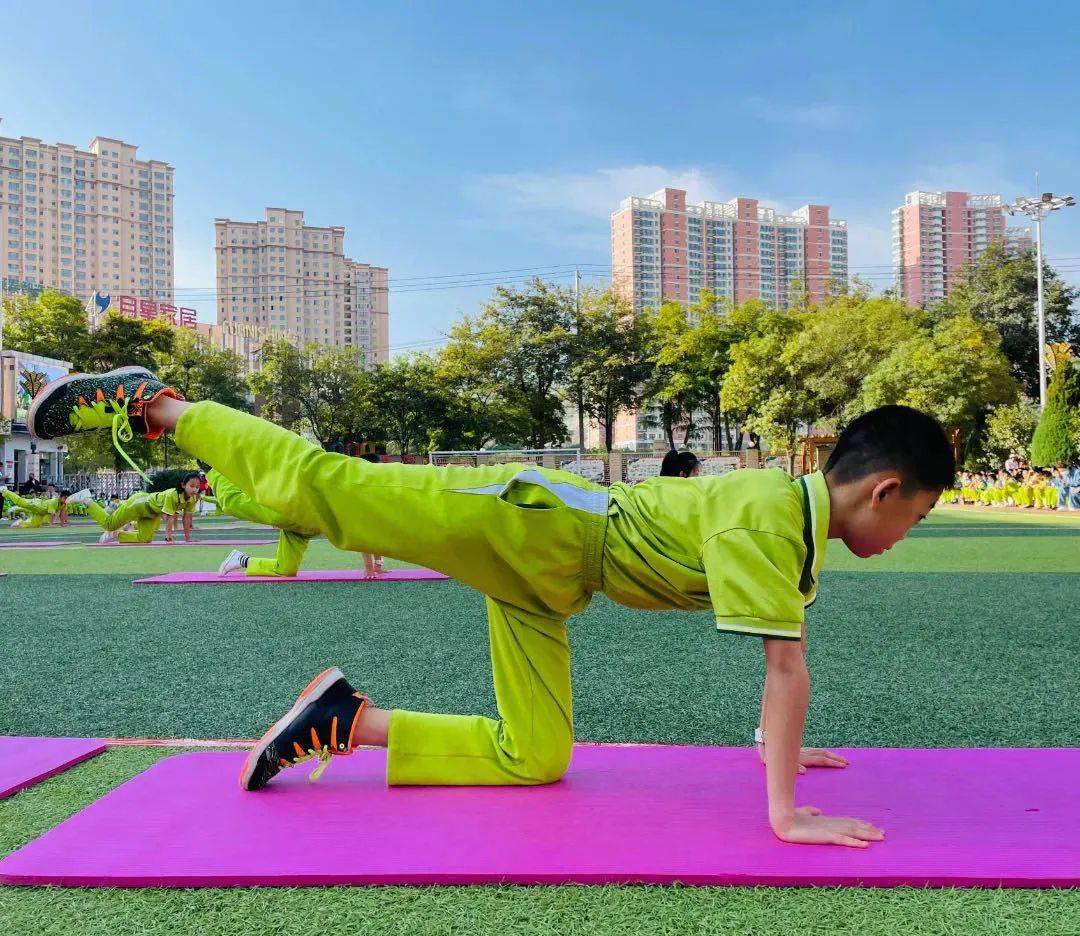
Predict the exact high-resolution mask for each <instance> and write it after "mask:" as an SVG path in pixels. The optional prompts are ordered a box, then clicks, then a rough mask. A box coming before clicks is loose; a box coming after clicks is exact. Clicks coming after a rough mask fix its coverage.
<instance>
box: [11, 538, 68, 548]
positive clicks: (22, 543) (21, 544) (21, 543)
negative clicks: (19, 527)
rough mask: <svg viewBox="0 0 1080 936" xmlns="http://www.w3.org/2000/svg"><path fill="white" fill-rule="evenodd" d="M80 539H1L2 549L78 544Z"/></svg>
mask: <svg viewBox="0 0 1080 936" xmlns="http://www.w3.org/2000/svg"><path fill="white" fill-rule="evenodd" d="M79 542H80V541H79V540H15V541H14V542H13V543H5V542H4V541H3V540H0V549H35V548H37V549H40V548H41V547H43V546H78V545H79Z"/></svg>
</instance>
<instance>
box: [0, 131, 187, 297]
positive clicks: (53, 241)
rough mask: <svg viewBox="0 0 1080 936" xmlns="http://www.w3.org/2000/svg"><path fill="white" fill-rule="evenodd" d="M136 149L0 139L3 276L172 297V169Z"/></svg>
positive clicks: (88, 291) (96, 142)
mask: <svg viewBox="0 0 1080 936" xmlns="http://www.w3.org/2000/svg"><path fill="white" fill-rule="evenodd" d="M137 153H138V147H136V146H134V145H133V144H131V143H124V142H122V141H121V140H111V139H108V138H107V137H94V139H93V140H92V141H91V143H90V146H89V147H88V148H87V149H85V150H81V149H77V148H76V147H75V146H72V145H70V144H68V143H58V144H56V145H55V146H54V145H51V144H48V143H42V142H41V140H38V139H35V138H33V137H20V138H19V139H14V138H10V137H0V275H2V277H3V279H4V281H5V286H6V287H7V288H8V289H9V290H18V289H20V288H23V287H25V288H29V287H30V286H32V285H34V284H36V285H39V286H45V287H48V288H53V289H60V290H63V291H64V292H67V293H70V294H72V295H74V296H77V297H79V298H81V299H83V300H84V301H86V300H87V299H89V297H90V296H91V295H93V293H95V292H101V293H102V294H103V295H110V296H111V295H118V294H126V295H129V296H135V297H139V298H141V299H147V300H159V301H165V302H171V301H172V298H173V168H172V166H170V165H169V164H168V163H164V162H160V161H159V160H156V159H151V160H142V159H139V158H138V157H137Z"/></svg>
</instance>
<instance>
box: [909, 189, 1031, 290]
mask: <svg viewBox="0 0 1080 936" xmlns="http://www.w3.org/2000/svg"><path fill="white" fill-rule="evenodd" d="M995 241H997V242H999V243H1002V244H1004V245H1005V247H1006V249H1008V250H1010V251H1015V252H1017V253H1019V252H1023V251H1025V250H1030V249H1031V246H1032V240H1031V230H1030V229H1029V228H1025V227H1015V228H1007V227H1005V211H1004V204H1003V202H1002V200H1001V196H1000V195H971V194H969V193H968V192H909V193H908V195H907V196H906V197H905V198H904V204H902V205H901V206H900V207H899V208H895V209H893V213H892V249H893V267H894V269H895V273H896V286H897V288H898V290H899V292H900V295H901V296H902V297H903V298H904V299H905V300H906V301H907V302H909V303H910V304H911V305H915V306H925V305H929V304H930V303H933V302H938V301H940V300H942V299H944V298H945V297H946V296H947V295H948V294H949V291H950V290H951V289H952V288H953V286H955V285H956V283H957V282H958V281H959V280H960V279H961V278H962V276H963V272H964V268H965V267H967V266H970V265H971V264H972V263H974V262H975V260H977V259H978V257H979V255H980V254H982V252H983V251H984V250H986V249H987V248H988V247H989V246H990V245H991V244H992V243H994V242H995Z"/></svg>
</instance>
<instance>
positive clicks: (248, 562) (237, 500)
mask: <svg viewBox="0 0 1080 936" xmlns="http://www.w3.org/2000/svg"><path fill="white" fill-rule="evenodd" d="M206 482H207V484H209V485H210V488H211V490H213V492H214V499H215V500H216V502H217V506H218V509H219V510H220V511H221V512H222V513H226V514H228V515H229V516H230V517H236V518H237V519H238V520H250V521H251V522H252V523H264V524H266V525H267V526H272V527H277V529H278V530H279V533H278V547H277V555H276V556H275V557H274V558H273V559H260V558H258V557H253V556H249V555H248V554H247V553H245V552H242V551H241V550H239V549H234V550H233V551H232V552H231V553H229V555H228V556H226V557H225V561H224V562H222V563H221V565H220V566H219V567H218V575H229V574H230V573H231V572H236V571H239V570H243V572H244V574H245V575H252V576H256V575H280V576H283V577H285V578H290V577H292V576H294V575H296V573H297V572H299V571H300V563H301V562H303V560H304V553H305V552H307V548H308V543H310V542H311V539H312V537H314V536H317V535H318V530H315V529H311V528H309V527H302V526H297V525H296V524H294V523H292V522H290V521H289V519H288V518H286V517H284V516H282V515H281V514H279V513H278V512H277V511H276V510H271V509H270V508H269V507H263V506H262V504H257V503H255V501H253V500H252V499H251V498H250V497H248V496H247V494H245V493H244V492H243V491H241V490H240V488H238V487H237V486H236V485H235V484H233V483H232V482H231V481H230V480H229V479H228V478H226V477H225V475H223V474H222V473H221V472H220V471H218V470H217V469H216V468H211V469H210V470H209V471H208V472H207V473H206Z"/></svg>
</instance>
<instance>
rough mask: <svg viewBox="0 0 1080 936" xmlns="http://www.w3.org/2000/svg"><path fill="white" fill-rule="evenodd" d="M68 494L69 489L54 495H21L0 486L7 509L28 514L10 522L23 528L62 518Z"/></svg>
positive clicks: (28, 528)
mask: <svg viewBox="0 0 1080 936" xmlns="http://www.w3.org/2000/svg"><path fill="white" fill-rule="evenodd" d="M79 493H80V494H81V493H82V492H81V491H80V492H79ZM87 493H89V492H87ZM70 496H71V492H70V491H61V492H60V493H59V494H58V495H57V496H56V497H49V498H43V497H22V496H21V495H19V494H16V493H15V492H14V491H9V490H8V489H7V488H0V497H2V498H3V500H4V503H5V504H7V505H8V509H9V510H10V509H12V508H14V509H16V510H22V511H23V512H24V513H26V514H27V515H28V518H27V519H26V520H13V521H12V522H11V525H12V527H21V528H22V529H24V530H32V529H35V528H37V527H42V526H47V525H48V524H50V523H52V521H53V517H60V518H64V517H65V516H66V514H67V503H68V498H69V497H70Z"/></svg>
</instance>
